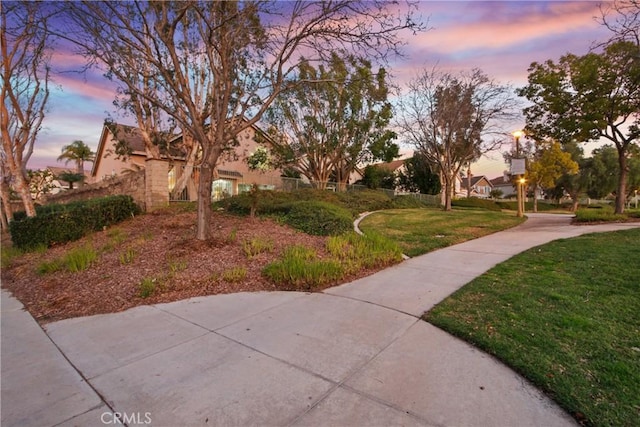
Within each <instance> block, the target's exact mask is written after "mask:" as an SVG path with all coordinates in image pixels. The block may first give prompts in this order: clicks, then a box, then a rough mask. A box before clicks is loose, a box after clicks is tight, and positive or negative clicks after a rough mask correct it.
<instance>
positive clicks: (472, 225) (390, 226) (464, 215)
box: [360, 208, 524, 257]
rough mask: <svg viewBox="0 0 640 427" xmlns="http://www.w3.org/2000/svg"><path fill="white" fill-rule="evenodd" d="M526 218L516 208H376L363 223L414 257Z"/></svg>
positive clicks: (365, 228) (366, 227) (362, 225)
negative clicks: (447, 210) (497, 210)
mask: <svg viewBox="0 0 640 427" xmlns="http://www.w3.org/2000/svg"><path fill="white" fill-rule="evenodd" d="M523 221H524V219H523V218H518V217H516V216H515V213H514V212H509V213H504V212H494V211H488V210H484V209H454V210H452V211H451V212H445V211H443V210H442V209H437V208H432V209H429V208H423V209H390V210H385V211H380V212H375V213H373V214H371V215H369V216H368V217H366V218H365V219H363V220H362V222H361V223H360V229H361V230H362V231H363V232H364V233H365V234H366V233H367V232H371V231H375V232H377V233H379V234H382V235H383V236H386V237H388V238H390V239H391V240H394V241H395V242H397V243H398V244H399V245H400V247H401V249H402V252H403V253H405V254H407V255H409V256H411V257H413V256H416V255H421V254H424V253H427V252H430V251H433V250H435V249H439V248H444V247H446V246H451V245H455V244H458V243H462V242H464V241H467V240H471V239H475V238H477V237H482V236H486V235H487V234H491V233H495V232H496V231H500V230H504V229H506V228H510V227H513V226H515V225H518V224H520V223H522V222H523Z"/></svg>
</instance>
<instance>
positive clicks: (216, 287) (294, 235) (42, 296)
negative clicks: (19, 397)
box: [1, 210, 374, 323]
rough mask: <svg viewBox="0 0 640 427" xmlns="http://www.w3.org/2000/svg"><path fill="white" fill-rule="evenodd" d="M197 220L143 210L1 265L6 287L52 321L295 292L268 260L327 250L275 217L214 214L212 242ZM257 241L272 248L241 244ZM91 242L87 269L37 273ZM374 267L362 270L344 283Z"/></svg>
mask: <svg viewBox="0 0 640 427" xmlns="http://www.w3.org/2000/svg"><path fill="white" fill-rule="evenodd" d="M195 224H196V217H195V213H193V212H187V213H185V212H176V211H175V210H164V211H158V212H154V213H151V214H146V215H141V216H138V217H136V218H133V219H131V220H128V221H125V222H123V223H121V224H118V225H115V226H113V227H110V228H109V229H107V230H105V231H102V232H98V233H94V234H92V235H90V236H87V237H85V238H83V239H81V240H79V241H76V242H71V243H68V244H65V245H60V246H56V247H53V248H49V249H48V250H47V251H46V252H44V253H37V252H31V253H27V254H25V255H22V256H19V257H17V258H14V259H13V260H12V261H11V263H10V265H9V266H8V267H7V268H3V269H2V275H1V277H2V287H3V288H5V289H8V290H9V291H11V292H12V294H13V295H14V296H15V297H16V298H18V299H19V300H20V301H21V302H22V303H23V304H24V305H25V307H26V308H27V310H29V312H30V313H31V315H32V316H33V317H34V318H35V319H36V320H37V321H38V322H40V323H48V322H52V321H55V320H61V319H66V318H70V317H78V316H88V315H94V314H101V313H114V312H118V311H122V310H126V309H128V308H131V307H135V306H139V305H149V304H156V303H164V302H171V301H177V300H182V299H186V298H191V297H195V296H202V295H214V294H223V293H232V292H252V291H276V290H292V289H287V288H286V287H284V286H282V285H281V284H277V283H271V282H270V281H269V280H268V279H266V278H265V277H264V276H263V275H262V269H263V268H264V266H265V265H267V264H268V263H270V262H272V261H273V260H275V259H276V258H277V257H278V256H279V255H280V254H281V253H282V251H283V249H284V248H285V247H287V246H290V245H305V246H308V247H312V248H314V249H316V251H317V253H318V254H319V256H320V257H325V256H327V254H326V251H325V240H326V238H324V237H318V236H310V235H307V234H305V233H302V232H299V231H296V230H294V229H292V228H290V227H288V226H284V225H280V224H278V223H277V222H275V221H273V220H271V219H264V218H247V217H236V216H231V215H228V214H225V213H220V212H217V213H214V215H213V218H212V230H213V234H214V236H215V237H214V238H213V239H211V240H210V241H207V242H202V241H198V240H196V239H195V238H194V236H195ZM252 240H254V241H259V242H268V243H269V244H272V245H273V249H272V250H271V251H267V252H263V253H260V254H258V255H255V256H251V257H250V256H248V255H247V254H246V253H245V250H244V249H243V244H244V243H245V242H250V241H252ZM87 246H90V247H92V248H93V249H94V250H95V251H96V253H97V255H98V256H97V259H96V260H95V261H94V262H93V263H92V264H91V266H90V267H89V268H88V269H87V270H84V271H81V272H76V273H72V272H68V271H64V270H63V271H55V272H49V273H42V272H38V270H39V267H40V269H41V268H42V265H43V263H45V262H49V263H51V262H54V261H55V260H59V259H61V258H63V257H64V256H65V254H66V253H68V252H69V251H70V250H73V249H74V248H86V247H87ZM234 268H240V269H242V268H244V269H245V270H246V276H245V277H244V278H236V279H235V280H234V279H232V278H229V277H228V276H229V274H226V275H225V273H229V272H230V271H231V270H232V269H234ZM373 272H374V270H363V271H360V272H358V273H356V274H354V275H352V276H350V277H347V278H345V279H344V280H342V282H343V283H344V282H348V281H350V280H353V279H356V278H358V277H363V276H366V275H369V274H371V273H373ZM240 275H241V274H240ZM225 276H226V279H225ZM143 281H146V283H147V284H151V286H152V287H153V288H154V291H153V293H152V294H151V295H150V296H148V297H146V298H143V297H142V296H141V289H142V288H141V283H142V282H143ZM335 284H337V283H334V284H331V285H335ZM299 290H302V291H310V289H299ZM318 290H320V289H313V291H318Z"/></svg>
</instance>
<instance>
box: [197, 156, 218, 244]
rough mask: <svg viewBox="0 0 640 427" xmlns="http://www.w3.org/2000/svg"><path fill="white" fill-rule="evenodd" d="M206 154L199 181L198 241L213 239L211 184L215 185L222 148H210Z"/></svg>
mask: <svg viewBox="0 0 640 427" xmlns="http://www.w3.org/2000/svg"><path fill="white" fill-rule="evenodd" d="M208 151H209V153H207V154H205V157H204V159H203V160H202V166H201V167H200V180H199V181H198V210H197V215H198V217H197V229H196V239H198V240H207V239H209V238H210V237H211V212H212V210H211V184H212V183H213V171H214V169H215V167H216V163H217V162H218V157H220V152H221V149H220V148H210V149H209V150H208Z"/></svg>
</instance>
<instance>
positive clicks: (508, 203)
mask: <svg viewBox="0 0 640 427" xmlns="http://www.w3.org/2000/svg"><path fill="white" fill-rule="evenodd" d="M495 203H496V204H497V205H498V206H500V207H501V208H502V209H506V210H510V211H517V210H518V202H517V201H515V200H498V201H496V202H495ZM569 206H570V205H569V204H567V205H564V206H558V205H557V204H555V203H549V202H548V201H542V200H538V212H546V211H551V210H555V209H558V208H562V207H569ZM524 210H525V211H526V212H533V201H530V202H525V204H524Z"/></svg>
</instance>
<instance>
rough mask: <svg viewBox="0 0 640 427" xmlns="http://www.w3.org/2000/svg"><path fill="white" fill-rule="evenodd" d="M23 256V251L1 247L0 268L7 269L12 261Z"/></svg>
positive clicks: (10, 247) (11, 247)
mask: <svg viewBox="0 0 640 427" xmlns="http://www.w3.org/2000/svg"><path fill="white" fill-rule="evenodd" d="M23 254H24V251H23V250H21V249H19V248H14V247H13V246H8V247H4V246H3V247H2V250H1V251H0V267H1V268H9V266H10V265H11V263H12V262H13V260H14V259H15V258H17V257H19V256H21V255H23Z"/></svg>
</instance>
